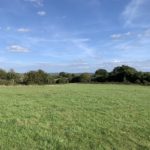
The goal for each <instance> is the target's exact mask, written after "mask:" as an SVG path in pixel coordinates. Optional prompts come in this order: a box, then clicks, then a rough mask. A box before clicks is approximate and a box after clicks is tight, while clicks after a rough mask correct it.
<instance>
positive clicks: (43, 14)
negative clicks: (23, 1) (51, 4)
mask: <svg viewBox="0 0 150 150" xmlns="http://www.w3.org/2000/svg"><path fill="white" fill-rule="evenodd" d="M37 14H38V15H39V16H45V15H46V12H45V11H38V12H37Z"/></svg>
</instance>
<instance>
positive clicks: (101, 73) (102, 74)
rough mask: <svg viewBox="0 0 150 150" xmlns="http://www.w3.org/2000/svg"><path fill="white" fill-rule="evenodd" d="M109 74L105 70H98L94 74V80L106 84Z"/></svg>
mask: <svg viewBox="0 0 150 150" xmlns="http://www.w3.org/2000/svg"><path fill="white" fill-rule="evenodd" d="M108 75H109V74H108V72H107V70H105V69H98V70H96V72H95V74H94V80H95V81H96V82H105V81H106V80H107V78H108Z"/></svg>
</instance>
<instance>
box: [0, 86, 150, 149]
mask: <svg viewBox="0 0 150 150" xmlns="http://www.w3.org/2000/svg"><path fill="white" fill-rule="evenodd" d="M0 149H2V150H12V149H17V150H32V149H43V150H44V149H49V150H91V149H92V150H112V149H114V150H142V149H143V150H148V149H150V87H146V86H133V85H109V84H108V85H92V84H91V85H88V84H86V85H84V84H83V85H82V84H80V85H78V84H67V85H55V86H27V87H24V86H20V87H19V86H18V87H0Z"/></svg>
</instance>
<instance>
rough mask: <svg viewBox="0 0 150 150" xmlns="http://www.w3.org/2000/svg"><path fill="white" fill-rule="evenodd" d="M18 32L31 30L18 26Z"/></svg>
mask: <svg viewBox="0 0 150 150" xmlns="http://www.w3.org/2000/svg"><path fill="white" fill-rule="evenodd" d="M17 31H18V32H30V31H31V30H30V29H28V28H19V29H17Z"/></svg>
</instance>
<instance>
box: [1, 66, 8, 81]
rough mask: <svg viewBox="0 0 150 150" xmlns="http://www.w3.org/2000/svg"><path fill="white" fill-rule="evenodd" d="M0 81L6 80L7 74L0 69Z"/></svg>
mask: <svg viewBox="0 0 150 150" xmlns="http://www.w3.org/2000/svg"><path fill="white" fill-rule="evenodd" d="M0 79H1V80H2V79H7V72H6V71H5V70H3V69H0Z"/></svg>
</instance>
